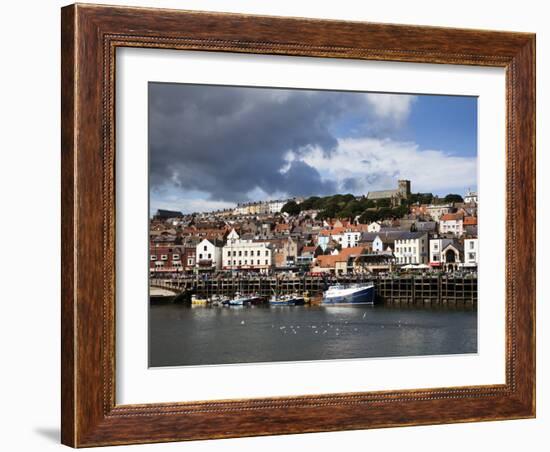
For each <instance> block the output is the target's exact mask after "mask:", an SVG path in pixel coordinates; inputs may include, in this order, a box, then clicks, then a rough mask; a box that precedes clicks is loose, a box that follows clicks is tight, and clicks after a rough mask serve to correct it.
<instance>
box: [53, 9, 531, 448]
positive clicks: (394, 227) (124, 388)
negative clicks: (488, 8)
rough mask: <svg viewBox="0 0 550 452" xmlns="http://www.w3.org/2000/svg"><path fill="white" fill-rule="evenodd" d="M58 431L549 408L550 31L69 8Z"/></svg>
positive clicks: (347, 424) (425, 419)
mask: <svg viewBox="0 0 550 452" xmlns="http://www.w3.org/2000/svg"><path fill="white" fill-rule="evenodd" d="M62 239H63V240H62V265H63V268H62V275H63V276H62V442H63V443H64V444H67V445H70V446H73V447H85V446H99V445H113V444H132V443H146V442H161V441H179V440H193V439H211V438H227V437H236V436H254V435H271V434H284V433H301V432H318V431H333V430H346V429H363V428H376V427H390V426H403V425H425V424H439V423H450V422H467V421H484V420H497V419H498V420H501V419H518V418H528V417H533V416H535V393H534V392H535V331H534V325H535V324H534V320H535V251H534V250H535V37H534V35H532V34H526V33H511V32H494V31H480V30H461V29H446V28H434V27H418V26H406V25H386V24H373V23H359V22H338V21H322V20H311V19H297V18H296V19H295V18H276V17H262V16H245V15H234V14H218V13H206V12H188V11H176V10H159V9H144V8H123V7H109V6H92V5H78V4H76V5H71V6H68V7H65V8H63V9H62Z"/></svg>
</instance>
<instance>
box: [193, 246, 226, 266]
mask: <svg viewBox="0 0 550 452" xmlns="http://www.w3.org/2000/svg"><path fill="white" fill-rule="evenodd" d="M195 253H196V254H195V256H196V261H197V267H200V268H211V269H215V270H219V269H220V268H221V265H222V248H221V247H219V246H216V245H214V244H213V243H212V242H211V241H210V240H208V239H204V240H202V241H201V242H200V243H199V244H198V245H197V246H196V249H195Z"/></svg>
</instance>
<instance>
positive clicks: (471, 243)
mask: <svg viewBox="0 0 550 452" xmlns="http://www.w3.org/2000/svg"><path fill="white" fill-rule="evenodd" d="M470 249H471V250H473V249H474V242H473V241H471V242H470Z"/></svg>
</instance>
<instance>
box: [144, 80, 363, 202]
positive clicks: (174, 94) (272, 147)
mask: <svg viewBox="0 0 550 452" xmlns="http://www.w3.org/2000/svg"><path fill="white" fill-rule="evenodd" d="M149 101H150V110H149V121H150V123H149V145H150V181H151V185H152V188H153V189H155V188H158V187H160V186H163V185H166V184H174V185H176V186H178V187H180V188H182V189H186V190H200V191H203V192H206V193H209V194H210V197H211V199H215V200H225V201H242V200H244V199H246V195H247V193H249V192H250V191H252V190H254V189H256V188H260V189H262V190H263V191H265V192H266V193H268V194H273V193H276V192H283V193H287V194H288V195H309V194H314V193H315V194H329V193H333V192H334V191H335V189H336V187H335V184H334V182H331V181H326V180H323V179H322V177H321V175H320V174H319V172H318V171H317V170H316V169H315V168H313V167H311V166H310V165H308V164H307V163H305V162H304V161H302V160H301V156H302V155H303V154H304V153H305V152H306V151H307V150H309V149H311V147H319V148H321V149H322V150H323V152H325V153H327V154H330V153H331V152H333V150H334V149H335V147H336V145H337V140H336V138H335V136H334V135H333V132H332V131H333V130H334V128H335V127H337V126H338V125H339V124H340V123H341V122H342V121H344V120H345V117H346V115H347V114H349V113H350V112H353V111H355V113H357V111H358V110H359V109H363V108H365V106H364V102H363V101H362V100H361V96H360V95H356V94H353V93H335V92H323V91H300V90H276V89H263V88H239V87H219V86H200V85H176V84H161V83H151V84H150V85H149ZM288 151H292V152H293V154H294V156H295V160H294V161H293V162H292V163H291V164H290V166H289V164H288V162H287V161H286V160H285V155H286V154H287V152H288Z"/></svg>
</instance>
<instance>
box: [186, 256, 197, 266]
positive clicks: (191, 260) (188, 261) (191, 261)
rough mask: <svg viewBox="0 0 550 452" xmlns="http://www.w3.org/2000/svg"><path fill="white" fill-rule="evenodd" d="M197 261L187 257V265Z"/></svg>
mask: <svg viewBox="0 0 550 452" xmlns="http://www.w3.org/2000/svg"><path fill="white" fill-rule="evenodd" d="M194 263H195V259H193V258H189V259H187V265H193V264H194Z"/></svg>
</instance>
